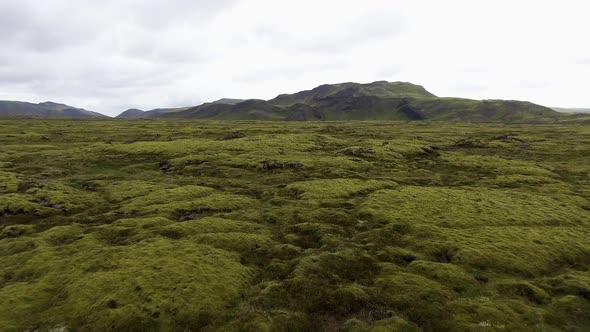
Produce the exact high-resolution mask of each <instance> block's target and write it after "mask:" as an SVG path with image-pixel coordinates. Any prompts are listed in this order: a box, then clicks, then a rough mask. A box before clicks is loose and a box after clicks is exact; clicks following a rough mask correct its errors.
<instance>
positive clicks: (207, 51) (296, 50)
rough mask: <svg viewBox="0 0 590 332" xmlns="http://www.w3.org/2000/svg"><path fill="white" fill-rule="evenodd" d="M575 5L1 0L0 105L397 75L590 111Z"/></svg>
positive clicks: (589, 65)
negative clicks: (24, 101)
mask: <svg viewBox="0 0 590 332" xmlns="http://www.w3.org/2000/svg"><path fill="white" fill-rule="evenodd" d="M589 9H590V8H589V5H587V4H586V3H585V2H584V1H574V0H571V1H569V0H562V1H559V2H558V1H543V0H541V1H538V0H537V1H532V0H523V1H518V2H516V1H505V0H498V1H477V2H476V1H467V0H450V1H436V0H431V1H426V0H417V1H384V0H383V1H382V0H367V1H364V2H358V1H333V0H325V1H310V0H300V1H289V2H287V1H270V0H249V1H246V0H221V1H220V0H216V1H209V0H197V1H195V0H192V1H191V0H169V1H163V0H162V1H157V0H152V1H140V0H104V1H100V2H98V1H90V0H79V1H72V0H45V1H33V0H21V1H0V42H1V43H2V52H0V99H11V100H27V101H34V102H39V101H45V100H53V101H58V102H64V103H68V104H70V105H73V106H78V107H84V108H87V109H90V110H94V111H98V112H103V113H106V114H109V115H116V114H118V113H120V112H121V111H123V110H125V109H127V108H132V107H133V108H144V109H150V108H156V107H174V106H186V105H196V104H199V103H201V102H204V101H210V100H214V99H218V98H222V97H235V98H247V97H255V98H264V99H267V98H272V97H274V96H275V95H277V94H279V93H284V92H295V91H298V90H302V89H306V88H311V87H314V86H316V85H319V84H322V83H335V82H341V81H359V82H370V81H375V80H391V81H395V80H401V81H410V82H413V83H416V84H421V85H424V86H425V87H426V88H427V89H429V90H431V91H432V92H433V93H435V94H437V95H441V96H464V97H471V98H506V99H525V100H531V101H534V102H538V103H541V104H545V105H550V106H554V105H555V106H569V107H571V106H579V107H583V106H590V94H588V93H587V87H588V86H589V84H588V77H590V61H589V59H590V44H588V43H587V42H586V39H587V36H586V35H587V33H588V31H590V21H589V20H587V19H586V17H585V16H586V13H587V12H589Z"/></svg>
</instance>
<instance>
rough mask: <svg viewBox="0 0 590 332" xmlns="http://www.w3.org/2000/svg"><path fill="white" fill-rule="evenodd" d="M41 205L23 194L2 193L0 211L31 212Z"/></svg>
mask: <svg viewBox="0 0 590 332" xmlns="http://www.w3.org/2000/svg"><path fill="white" fill-rule="evenodd" d="M38 209H41V207H40V206H39V205H37V204H35V203H33V202H32V198H31V197H30V196H27V195H22V194H4V195H0V211H2V212H4V213H8V214H17V213H31V212H34V211H36V210H38Z"/></svg>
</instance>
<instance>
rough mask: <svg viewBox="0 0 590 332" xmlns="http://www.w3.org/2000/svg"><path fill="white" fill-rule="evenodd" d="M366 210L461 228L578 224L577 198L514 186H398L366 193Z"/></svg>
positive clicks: (391, 217) (397, 218) (581, 213)
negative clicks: (498, 188)
mask: <svg viewBox="0 0 590 332" xmlns="http://www.w3.org/2000/svg"><path fill="white" fill-rule="evenodd" d="M364 213H366V214H371V215H377V216H381V217H382V218H385V219H387V220H391V221H401V220H403V221H404V222H410V223H429V224H434V225H439V226H441V227H453V228H457V227H458V228H464V227H473V226H480V225H486V226H491V225H498V226H504V225H540V226H544V225H556V224H557V225H572V226H573V225H580V224H583V223H584V222H585V220H586V218H588V216H589V215H590V214H589V212H588V211H586V210H584V209H583V208H582V206H581V201H579V200H577V199H572V198H569V197H563V198H561V197H551V196H546V195H536V194H531V193H527V192H522V191H516V190H510V191H508V190H497V189H481V188H461V189H450V188H437V187H415V186H409V187H400V188H398V189H397V190H380V191H377V192H374V193H372V194H371V195H369V200H368V201H367V202H366V203H365V205H364Z"/></svg>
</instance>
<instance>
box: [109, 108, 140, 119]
mask: <svg viewBox="0 0 590 332" xmlns="http://www.w3.org/2000/svg"><path fill="white" fill-rule="evenodd" d="M145 113H146V112H145V111H142V110H140V109H137V108H131V109H128V110H126V111H125V112H123V113H121V114H119V115H117V116H116V117H117V118H120V119H140V118H143V117H144V116H145Z"/></svg>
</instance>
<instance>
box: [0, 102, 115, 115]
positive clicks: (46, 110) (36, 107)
mask: <svg viewBox="0 0 590 332" xmlns="http://www.w3.org/2000/svg"><path fill="white" fill-rule="evenodd" d="M0 117H44V118H107V116H106V115H103V114H100V113H96V112H91V111H87V110H85V109H82V108H76V107H72V106H68V105H64V104H58V103H54V102H49V101H48V102H44V103H39V104H32V103H27V102H22V101H9V100H0Z"/></svg>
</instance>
